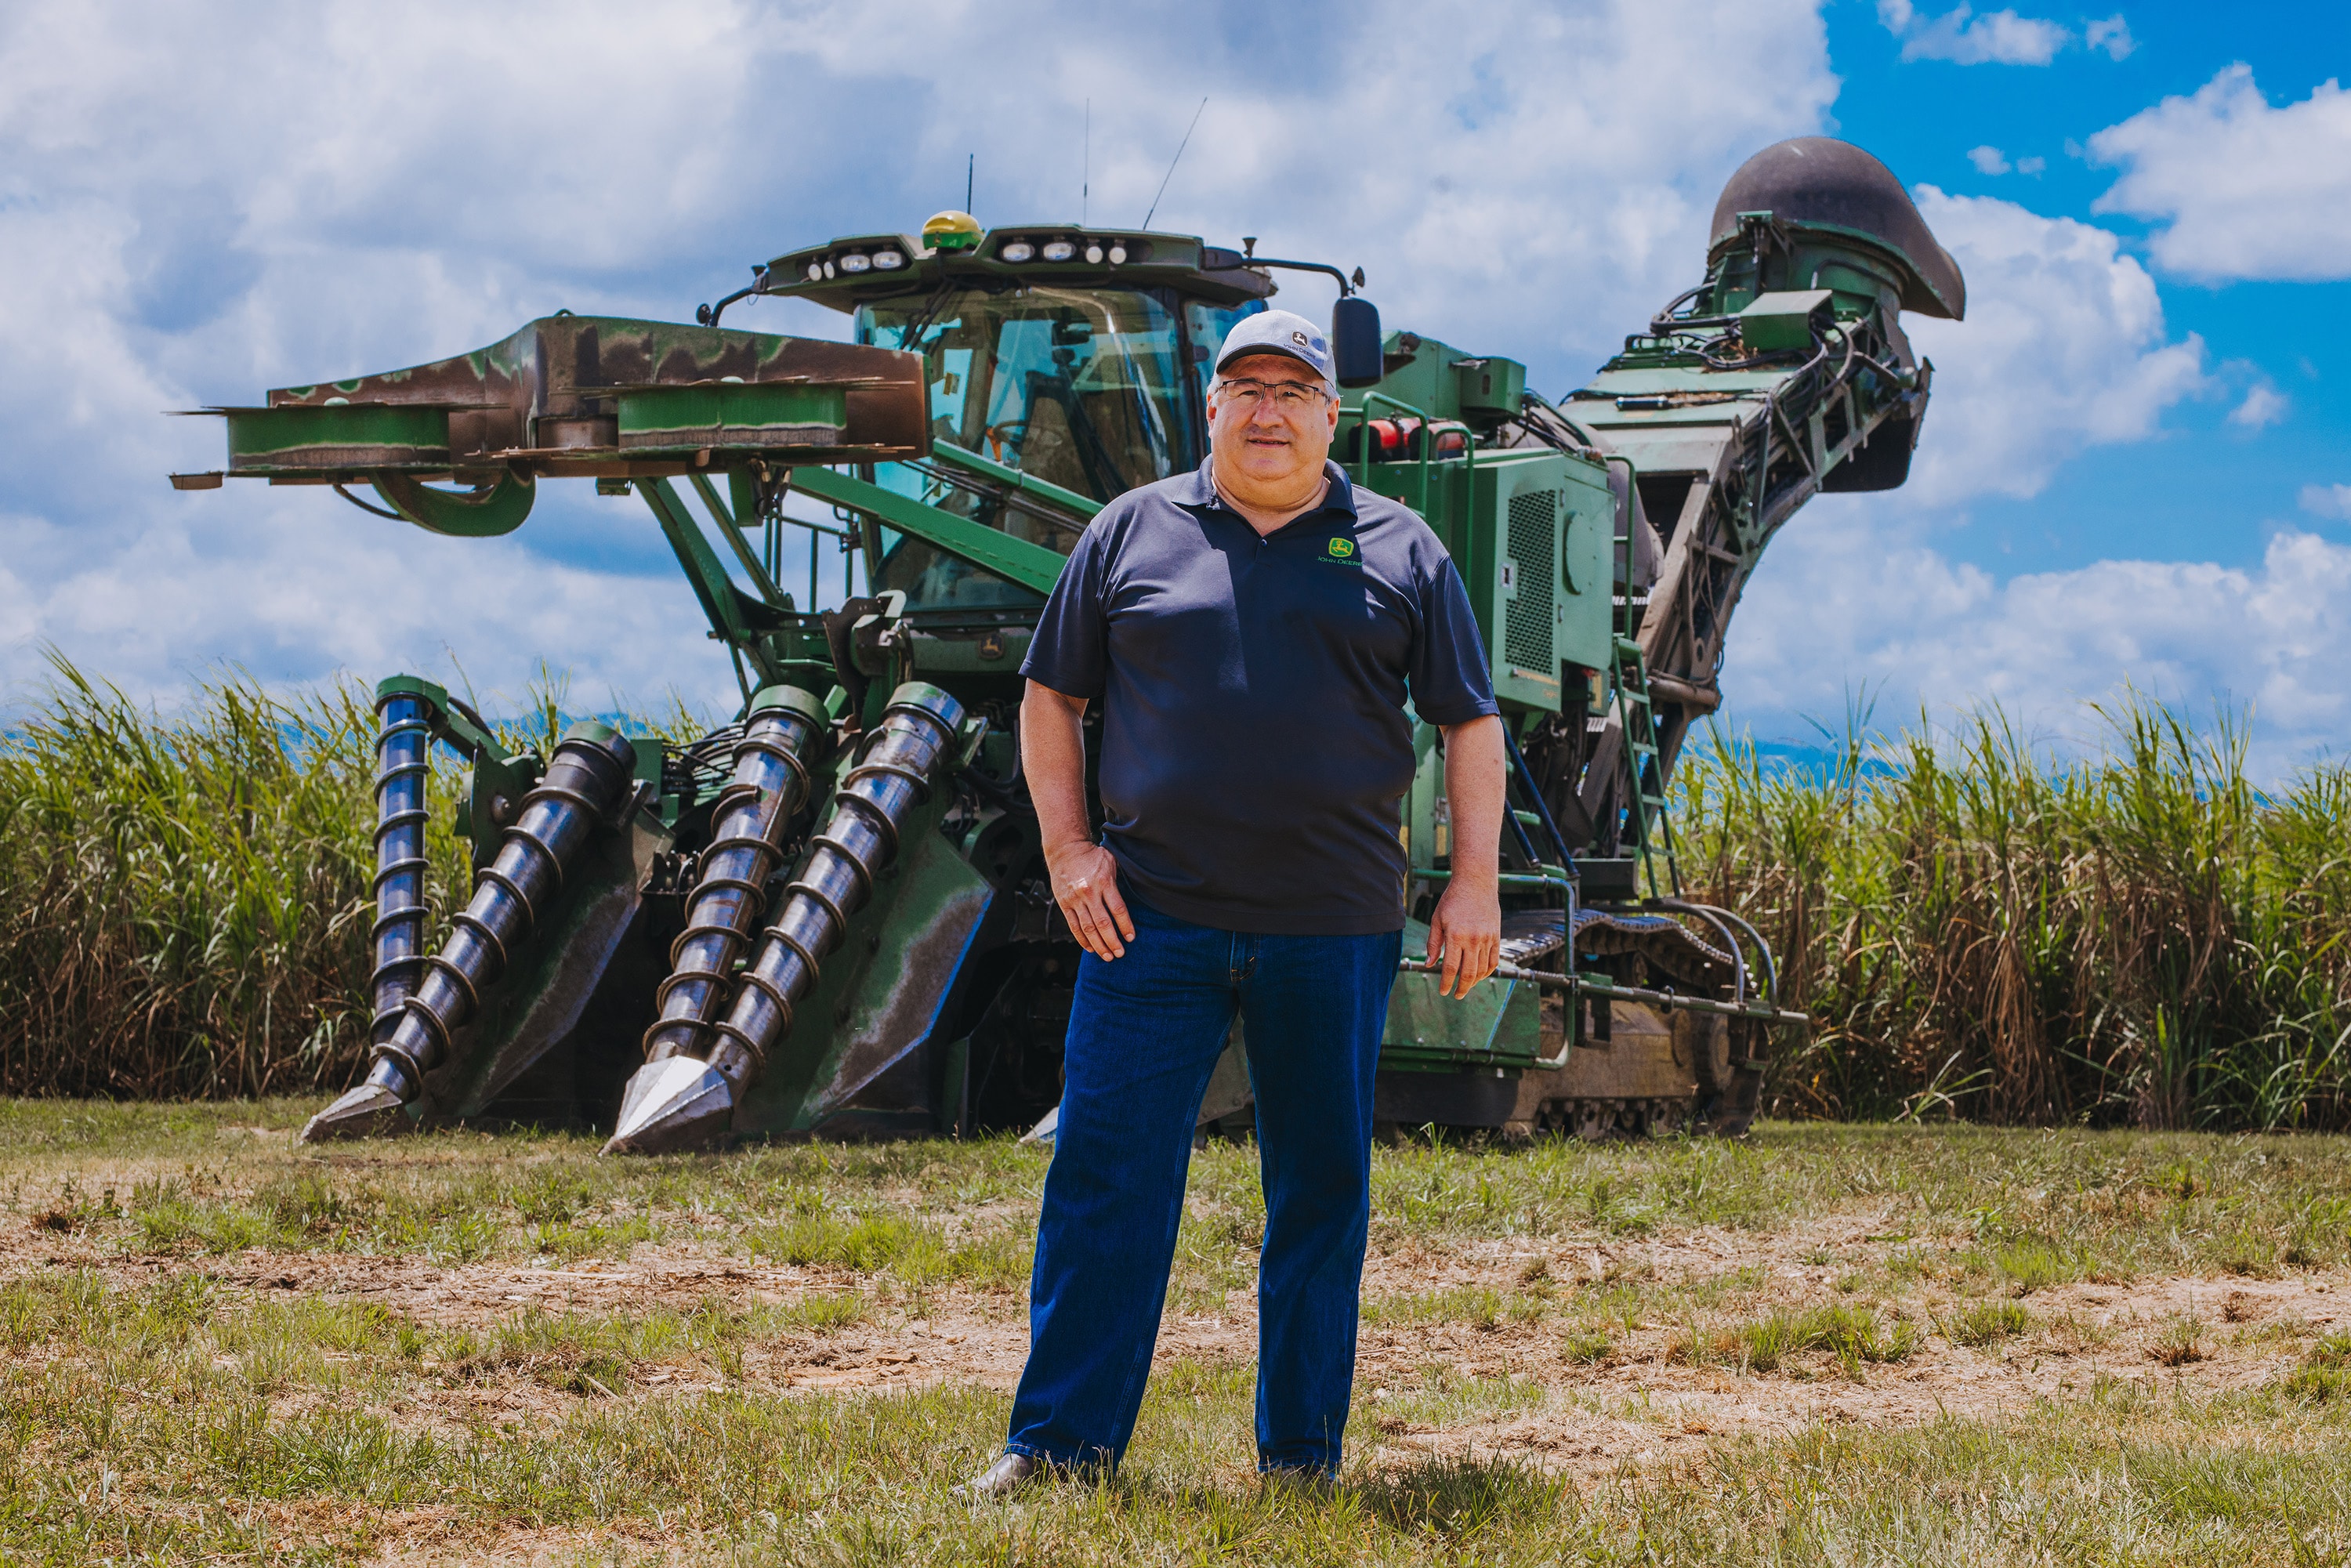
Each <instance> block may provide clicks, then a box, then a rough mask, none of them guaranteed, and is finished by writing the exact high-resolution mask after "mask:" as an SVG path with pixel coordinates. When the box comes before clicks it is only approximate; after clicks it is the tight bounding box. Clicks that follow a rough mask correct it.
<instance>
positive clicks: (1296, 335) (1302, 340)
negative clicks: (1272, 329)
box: [1290, 332, 1306, 349]
mask: <svg viewBox="0 0 2351 1568" xmlns="http://www.w3.org/2000/svg"><path fill="white" fill-rule="evenodd" d="M1290 341H1291V342H1293V343H1295V344H1297V345H1298V346H1299V347H1300V348H1301V349H1302V348H1304V347H1306V334H1305V333H1303V332H1292V333H1290Z"/></svg>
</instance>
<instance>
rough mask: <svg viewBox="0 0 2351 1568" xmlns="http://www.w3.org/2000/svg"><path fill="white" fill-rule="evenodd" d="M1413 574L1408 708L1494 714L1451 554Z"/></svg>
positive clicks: (1453, 715) (1480, 646) (1480, 642)
mask: <svg viewBox="0 0 2351 1568" xmlns="http://www.w3.org/2000/svg"><path fill="white" fill-rule="evenodd" d="M1419 578H1420V583H1421V591H1420V600H1421V604H1420V641H1419V644H1418V645H1417V646H1416V647H1415V648H1414V649H1413V654H1412V673H1411V675H1410V681H1411V685H1412V707H1413V711H1414V712H1415V713H1416V714H1418V715H1419V716H1421V718H1422V719H1423V720H1424V721H1425V722H1426V723H1429V724H1437V725H1447V724H1467V723H1468V722H1469V721H1470V720H1471V719H1473V718H1479V717H1482V716H1485V715H1487V714H1490V713H1499V712H1500V711H1501V709H1500V707H1499V706H1498V705H1497V704H1496V703H1495V701H1494V681H1493V675H1492V674H1491V666H1490V665H1489V664H1488V663H1487V661H1486V643H1485V640H1484V639H1483V638H1481V637H1479V635H1478V618H1477V616H1476V615H1475V614H1473V613H1472V612H1471V611H1470V609H1469V591H1468V589H1466V588H1464V587H1463V586H1462V583H1461V574H1460V573H1459V572H1458V571H1457V570H1454V566H1453V558H1452V557H1451V556H1447V555H1440V556H1438V557H1437V566H1436V570H1430V571H1423V572H1421V573H1420V574H1419ZM1048 684H1049V685H1050V683H1048Z"/></svg>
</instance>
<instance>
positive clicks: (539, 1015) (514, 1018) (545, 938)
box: [426, 751, 672, 1119]
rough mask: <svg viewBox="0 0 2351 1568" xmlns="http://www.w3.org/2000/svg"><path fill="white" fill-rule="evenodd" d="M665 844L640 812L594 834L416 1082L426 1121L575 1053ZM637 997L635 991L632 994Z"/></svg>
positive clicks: (457, 1112)
mask: <svg viewBox="0 0 2351 1568" xmlns="http://www.w3.org/2000/svg"><path fill="white" fill-rule="evenodd" d="M654 756H655V760H656V762H658V758H659V753H658V751H656V752H655V753H654ZM671 842H672V841H671V837H670V833H669V831H668V830H667V829H666V828H664V827H663V826H662V825H661V823H660V822H659V821H656V820H655V819H653V818H652V817H650V816H648V815H646V814H645V813H644V812H643V811H637V812H632V813H631V816H630V820H629V824H628V827H627V829H626V830H625V831H620V832H615V831H611V830H610V829H605V828H599V829H598V830H597V831H596V833H595V836H594V837H593V838H592V839H591V840H590V841H589V843H588V844H587V846H586V847H585V848H584V849H583V850H582V852H580V858H579V859H578V860H577V861H575V862H572V863H571V865H570V866H569V867H568V868H567V869H566V871H565V873H564V878H563V885H562V889H561V891H560V893H559V894H558V896H557V897H556V898H555V900H554V901H553V902H552V903H551V904H550V905H549V907H548V908H546V909H543V910H541V911H539V912H538V920H537V921H536V922H535V923H534V924H533V925H532V926H531V930H530V934H529V936H527V937H526V938H525V939H524V940H523V941H522V942H520V943H519V944H517V946H516V948H515V951H514V954H513V956H512V959H511V961H510V962H509V964H508V965H507V969H506V972H505V973H504V974H503V975H501V976H499V977H498V978H497V980H496V983H495V984H493V985H492V986H490V987H489V988H487V989H486V991H485V993H484V995H483V998H482V1009H481V1011H480V1012H479V1013H477V1014H476V1015H475V1018H474V1019H473V1021H472V1022H471V1023H470V1024H468V1025H467V1026H466V1028H465V1030H464V1032H463V1044H462V1046H461V1048H460V1049H459V1050H457V1051H454V1052H453V1053H452V1054H451V1056H450V1059H449V1061H447V1063H446V1064H444V1066H443V1067H442V1069H441V1070H440V1071H438V1072H436V1073H434V1074H433V1075H432V1076H431V1077H429V1078H428V1079H427V1080H426V1089H427V1091H428V1092H429V1093H430V1095H431V1098H432V1103H433V1109H432V1112H431V1115H432V1116H433V1117H434V1118H436V1119H437V1118H441V1117H462V1116H475V1115H479V1114H480V1113H482V1112H483V1111H484V1110H486V1108H487V1107H488V1106H489V1104H490V1103H491V1102H492V1101H493V1100H495V1099H496V1098H497V1097H498V1095H499V1094H500V1093H501V1092H503V1091H504V1090H506V1089H507V1086H508V1085H510V1084H512V1083H513V1082H515V1081H516V1080H517V1078H519V1077H521V1076H522V1075H523V1073H525V1072H526V1071H528V1070H529V1069H530V1068H531V1067H532V1066H533V1065H535V1064H536V1063H537V1062H538V1061H539V1060H540V1059H541V1058H542V1057H544V1056H545V1055H546V1054H547V1053H548V1051H550V1050H551V1049H553V1048H555V1047H557V1046H559V1045H563V1044H565V1043H566V1042H567V1041H569V1042H571V1043H572V1045H573V1047H574V1049H575V1050H576V1046H577V1042H576V1041H574V1040H573V1039H572V1037H573V1035H574V1033H575V1031H576V1030H580V1029H581V1028H583V1027H591V1028H592V1027H597V1026H599V1025H601V1023H602V1022H604V1021H605V1020H602V1019H597V1018H595V1017H592V1016H590V1008H589V1003H590V998H592V997H593V996H594V995H595V993H596V992H597V990H598V989H599V988H600V987H601V985H602V982H603V980H604V977H605V972H606V970H607V969H608V968H610V967H612V966H613V964H614V963H615V962H616V960H619V959H620V958H621V957H622V953H623V943H622V938H624V937H625V936H627V935H628V933H629V928H630V925H631V923H632V921H634V919H635V918H636V915H637V908H638V904H639V903H640V902H641V899H640V894H639V893H638V888H639V886H640V884H641V883H643V880H644V878H645V874H646V873H647V871H648V870H649V869H650V868H651V866H652V864H653V856H655V855H656V854H660V853H662V852H664V851H666V850H668V849H669V848H670V846H671ZM640 967H642V966H640ZM635 978H637V979H639V980H640V981H642V979H643V977H642V976H638V977H635ZM644 994H647V993H646V992H645V991H644V988H643V985H642V984H639V985H637V986H636V987H635V988H634V989H633V991H632V995H633V996H642V995H644Z"/></svg>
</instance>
